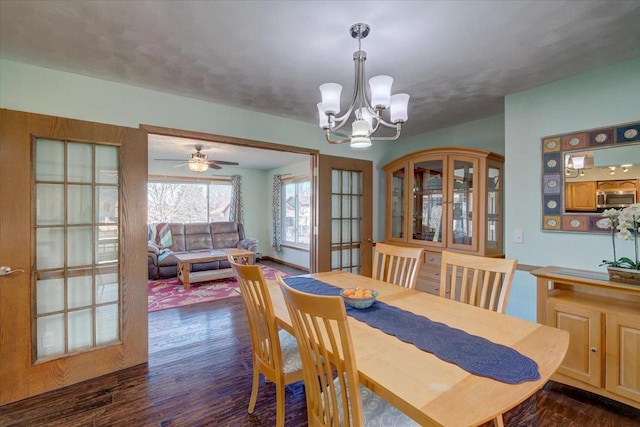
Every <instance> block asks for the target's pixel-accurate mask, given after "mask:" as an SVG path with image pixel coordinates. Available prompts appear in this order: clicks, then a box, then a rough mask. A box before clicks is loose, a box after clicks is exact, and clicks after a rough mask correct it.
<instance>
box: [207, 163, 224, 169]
mask: <svg viewBox="0 0 640 427" xmlns="http://www.w3.org/2000/svg"><path fill="white" fill-rule="evenodd" d="M209 167H210V168H211V169H218V170H220V169H222V166H218V165H216V164H215V163H209Z"/></svg>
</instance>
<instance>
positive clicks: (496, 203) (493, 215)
mask: <svg viewBox="0 0 640 427" xmlns="http://www.w3.org/2000/svg"><path fill="white" fill-rule="evenodd" d="M486 239H487V242H486V247H487V250H488V251H491V252H498V253H499V252H500V251H501V250H502V247H501V245H500V242H501V241H502V167H501V166H489V167H488V168H487V238H486Z"/></svg>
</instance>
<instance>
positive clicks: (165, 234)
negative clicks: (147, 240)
mask: <svg viewBox="0 0 640 427" xmlns="http://www.w3.org/2000/svg"><path fill="white" fill-rule="evenodd" d="M158 243H159V244H160V247H161V248H168V247H170V246H171V244H172V243H173V239H172V238H171V228H170V227H169V224H166V223H165V224H160V225H158Z"/></svg>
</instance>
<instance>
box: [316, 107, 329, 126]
mask: <svg viewBox="0 0 640 427" xmlns="http://www.w3.org/2000/svg"><path fill="white" fill-rule="evenodd" d="M318 118H319V119H320V120H319V123H318V125H319V126H320V127H321V128H322V129H329V116H327V115H326V114H325V113H324V110H323V109H322V102H318Z"/></svg>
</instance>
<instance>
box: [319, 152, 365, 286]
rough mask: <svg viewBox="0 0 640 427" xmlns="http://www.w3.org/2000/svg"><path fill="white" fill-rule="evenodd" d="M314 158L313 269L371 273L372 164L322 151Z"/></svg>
mask: <svg viewBox="0 0 640 427" xmlns="http://www.w3.org/2000/svg"><path fill="white" fill-rule="evenodd" d="M316 159H317V164H316V165H315V167H314V170H316V171H317V174H316V180H315V185H316V191H315V194H316V206H315V212H316V227H317V233H316V235H315V249H316V250H315V254H314V255H315V256H313V257H312V263H313V264H314V265H313V266H314V267H315V268H314V269H313V270H312V271H314V272H323V271H332V270H341V271H349V272H352V273H356V274H362V275H365V276H371V269H372V265H371V264H372V246H373V244H372V237H373V220H372V212H373V202H372V194H373V177H372V175H373V164H372V162H371V161H368V160H359V159H350V158H346V157H335V156H327V155H322V154H319V155H318V156H317V157H316Z"/></svg>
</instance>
